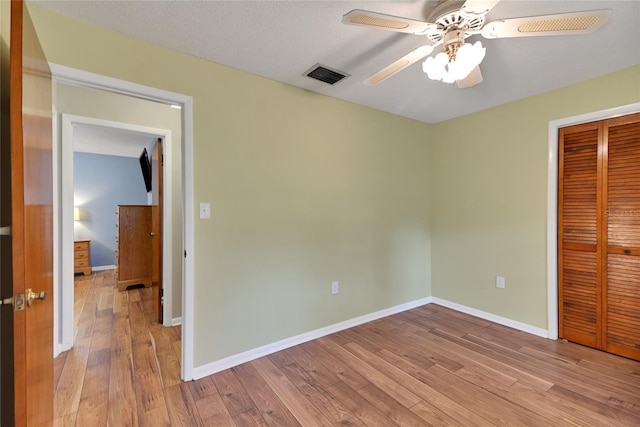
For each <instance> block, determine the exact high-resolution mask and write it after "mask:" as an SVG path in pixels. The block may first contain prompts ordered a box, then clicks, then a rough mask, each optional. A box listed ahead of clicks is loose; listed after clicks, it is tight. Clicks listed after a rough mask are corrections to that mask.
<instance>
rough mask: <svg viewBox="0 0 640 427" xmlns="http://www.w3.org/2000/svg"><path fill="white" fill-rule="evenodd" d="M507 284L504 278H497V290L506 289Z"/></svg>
mask: <svg viewBox="0 0 640 427" xmlns="http://www.w3.org/2000/svg"><path fill="white" fill-rule="evenodd" d="M505 284H506V283H505V280H504V277H502V276H496V288H498V289H504V286H505Z"/></svg>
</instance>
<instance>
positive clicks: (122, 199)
mask: <svg viewBox="0 0 640 427" xmlns="http://www.w3.org/2000/svg"><path fill="white" fill-rule="evenodd" d="M73 189H74V199H75V202H74V203H75V205H76V206H77V207H79V208H80V221H76V222H75V224H74V238H75V239H91V265H92V267H99V266H105V265H114V264H115V254H114V251H115V246H116V211H117V209H118V205H146V204H147V191H146V190H145V187H144V180H143V178H142V172H141V171H140V163H139V161H138V159H137V158H133V157H120V156H106V155H102V154H89V153H78V152H76V153H74V154H73Z"/></svg>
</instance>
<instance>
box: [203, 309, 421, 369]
mask: <svg viewBox="0 0 640 427" xmlns="http://www.w3.org/2000/svg"><path fill="white" fill-rule="evenodd" d="M430 302H432V298H431V297H426V298H421V299H418V300H415V301H411V302H408V303H405V304H400V305H396V306H395V307H390V308H386V309H384V310H380V311H376V312H375V313H370V314H365V315H363V316H359V317H356V318H353V319H350V320H345V321H344V322H340V323H335V324H333V325H329V326H326V327H324V328H320V329H316V330H314V331H310V332H306V333H304V334H300V335H296V336H294V337H291V338H286V339H284V340H281V341H277V342H274V343H271V344H267V345H264V346H262V347H258V348H254V349H253V350H248V351H245V352H242V353H239V354H236V355H233V356H229V357H226V358H224V359H220V360H217V361H215V362H211V363H207V364H206V365H202V366H197V367H194V368H193V379H195V380H197V379H199V378H203V377H206V376H208V375H212V374H215V373H217V372H220V371H224V370H225V369H229V368H232V367H234V366H238V365H241V364H243V363H246V362H250V361H252V360H255V359H258V358H260V357H263V356H267V355H269V354H271V353H275V352H276V351H280V350H284V349H286V348H289V347H293V346H295V345H298V344H302V343H304V342H307V341H311V340H314V339H317V338H321V337H324V336H326V335H329V334H333V333H335V332H339V331H342V330H344V329H348V328H353V327H354V326H358V325H361V324H363V323H367V322H371V321H373V320H377V319H380V318H382V317H386V316H390V315H392V314H396V313H400V312H402V311H406V310H411V309H412V308H416V307H419V306H421V305H425V304H429V303H430Z"/></svg>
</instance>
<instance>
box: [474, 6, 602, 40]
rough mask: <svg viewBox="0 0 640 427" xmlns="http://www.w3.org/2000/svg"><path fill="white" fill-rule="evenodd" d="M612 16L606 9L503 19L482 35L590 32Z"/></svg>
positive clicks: (524, 35) (486, 36)
mask: <svg viewBox="0 0 640 427" xmlns="http://www.w3.org/2000/svg"><path fill="white" fill-rule="evenodd" d="M610 17H611V11H610V10H606V9H605V10H587V11H584V12H572V13H560V14H556V15H542V16H529V17H526V18H514V19H503V20H500V21H493V22H489V23H488V24H487V25H485V26H484V28H482V35H483V36H484V37H485V38H488V39H496V38H502V37H535V36H563V35H574V34H576V35H577V34H589V33H592V32H594V31H596V30H598V29H599V28H601V27H603V26H604V25H606V24H607V23H608V22H609V18H610Z"/></svg>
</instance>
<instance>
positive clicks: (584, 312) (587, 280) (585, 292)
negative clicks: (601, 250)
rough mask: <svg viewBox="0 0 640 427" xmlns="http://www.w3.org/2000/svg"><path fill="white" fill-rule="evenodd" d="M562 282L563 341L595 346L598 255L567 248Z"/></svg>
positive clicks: (592, 252)
mask: <svg viewBox="0 0 640 427" xmlns="http://www.w3.org/2000/svg"><path fill="white" fill-rule="evenodd" d="M563 252H564V259H563V268H562V275H561V281H562V285H563V295H562V303H561V312H562V318H561V320H562V324H563V326H564V331H563V334H562V337H563V338H566V339H569V340H572V341H576V342H580V343H582V344H586V345H591V346H594V345H595V344H596V336H597V326H598V325H597V312H596V305H597V299H596V269H595V264H596V252H595V250H594V251H591V252H587V251H576V250H570V249H565V250H564V251H563Z"/></svg>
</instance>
